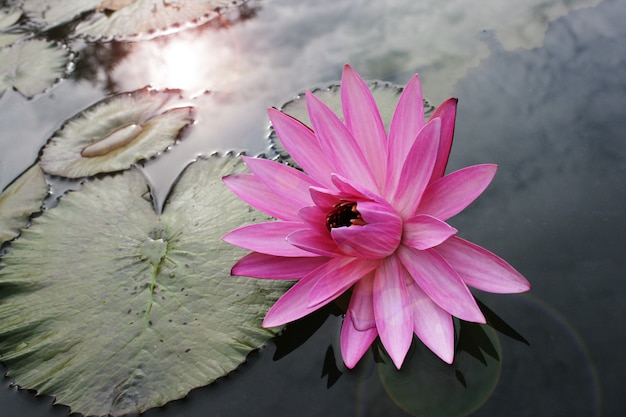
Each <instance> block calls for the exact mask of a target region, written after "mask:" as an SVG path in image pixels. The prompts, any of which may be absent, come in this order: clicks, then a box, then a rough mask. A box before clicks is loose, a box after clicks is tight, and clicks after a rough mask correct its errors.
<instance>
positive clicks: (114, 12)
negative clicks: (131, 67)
mask: <svg viewBox="0 0 626 417" xmlns="http://www.w3.org/2000/svg"><path fill="white" fill-rule="evenodd" d="M234 3H237V2H233V1H232V0H170V1H163V0H80V1H55V2H50V1H48V0H25V1H24V4H23V8H24V10H25V11H26V12H27V14H28V15H29V17H30V18H31V19H32V20H33V21H35V22H37V23H38V24H39V25H40V26H42V27H43V28H45V29H48V28H51V27H54V26H57V25H60V24H63V23H68V22H70V21H72V20H73V19H75V18H77V17H78V16H80V15H82V14H84V13H87V12H93V13H92V14H91V15H89V16H88V17H87V18H86V19H85V20H83V21H82V22H80V23H79V24H78V25H77V26H76V28H75V33H76V34H80V35H85V36H88V37H89V38H91V39H100V38H122V39H127V38H128V37H129V36H138V37H141V39H145V38H146V37H150V36H156V35H159V34H165V33H166V32H165V31H169V30H171V29H176V30H180V29H182V28H184V27H192V26H196V25H198V24H200V23H202V22H204V21H206V20H208V19H209V18H212V17H215V16H217V11H218V10H219V9H220V8H222V7H226V6H230V5H232V4H234Z"/></svg>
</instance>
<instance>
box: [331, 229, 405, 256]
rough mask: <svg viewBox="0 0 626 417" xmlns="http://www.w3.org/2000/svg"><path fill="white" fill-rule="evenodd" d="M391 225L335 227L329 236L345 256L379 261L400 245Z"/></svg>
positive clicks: (398, 236)
mask: <svg viewBox="0 0 626 417" xmlns="http://www.w3.org/2000/svg"><path fill="white" fill-rule="evenodd" d="M396 230H397V228H396V227H395V225H393V224H388V223H379V224H366V225H365V226H350V227H337V228H334V229H332V230H331V231H330V234H331V236H332V238H333V240H334V241H335V243H337V247H338V248H339V249H340V250H341V251H342V252H343V253H345V254H346V255H347V256H354V257H355V258H360V259H379V258H384V257H385V256H388V255H391V254H392V253H393V252H394V251H395V250H396V248H397V247H398V245H399V244H400V237H401V235H400V233H396Z"/></svg>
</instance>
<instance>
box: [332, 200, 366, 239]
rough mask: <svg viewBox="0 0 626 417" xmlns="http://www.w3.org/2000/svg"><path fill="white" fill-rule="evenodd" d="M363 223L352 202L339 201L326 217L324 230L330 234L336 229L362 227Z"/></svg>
mask: <svg viewBox="0 0 626 417" xmlns="http://www.w3.org/2000/svg"><path fill="white" fill-rule="evenodd" d="M364 224H365V221H364V220H363V218H362V217H361V213H359V211H358V210H357V209H356V203H355V202H353V201H340V202H339V203H337V204H335V205H334V206H333V209H332V210H331V211H330V212H328V214H327V215H326V228H327V229H328V231H329V232H330V230H331V229H334V228H336V227H349V226H363V225H364Z"/></svg>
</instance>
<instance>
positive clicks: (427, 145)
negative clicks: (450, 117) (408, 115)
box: [385, 119, 441, 218]
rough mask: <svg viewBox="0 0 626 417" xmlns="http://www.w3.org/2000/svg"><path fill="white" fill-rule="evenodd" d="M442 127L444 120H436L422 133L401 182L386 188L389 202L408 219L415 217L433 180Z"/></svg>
mask: <svg viewBox="0 0 626 417" xmlns="http://www.w3.org/2000/svg"><path fill="white" fill-rule="evenodd" d="M440 126H441V122H440V120H439V119H434V120H431V121H430V122H428V123H427V124H426V125H425V126H424V128H423V129H422V130H420V133H419V134H418V135H417V138H416V139H415V142H414V143H413V146H412V147H411V150H410V151H409V153H408V155H407V157H406V161H405V163H404V166H403V167H402V171H401V174H400V178H399V180H398V182H396V183H387V187H386V188H385V192H386V193H387V195H388V196H389V202H390V203H391V205H392V206H394V207H395V208H396V210H397V211H398V213H399V214H400V215H401V216H403V217H404V218H408V217H412V216H413V214H414V213H415V210H416V209H417V206H418V205H419V202H420V199H421V197H422V193H423V192H424V189H425V188H426V185H427V184H428V180H429V179H430V175H431V173H432V169H433V165H434V163H435V158H436V156H437V146H438V145H439V131H440Z"/></svg>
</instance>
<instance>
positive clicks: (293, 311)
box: [263, 265, 332, 327]
mask: <svg viewBox="0 0 626 417" xmlns="http://www.w3.org/2000/svg"><path fill="white" fill-rule="evenodd" d="M318 271H319V272H318ZM325 271H326V266H325V265H322V266H321V267H319V268H317V269H316V270H314V271H312V272H311V273H310V274H309V275H307V276H305V277H304V278H302V279H301V280H300V281H298V282H297V283H296V284H295V285H294V286H293V287H291V288H290V289H289V291H287V292H286V293H285V294H283V296H282V297H280V298H279V299H278V301H276V303H274V305H273V306H272V308H270V309H269V311H268V312H267V314H266V315H265V319H264V320H263V327H276V326H282V325H283V324H285V323H289V322H292V321H294V320H298V319H299V318H302V317H304V316H306V315H307V314H311V313H312V312H314V311H315V310H317V309H318V308H321V307H322V306H323V304H319V305H316V306H313V307H309V306H308V305H307V300H308V298H309V293H310V292H311V289H312V288H313V287H314V286H315V284H316V283H317V281H319V280H320V278H322V277H323V276H324V275H323V273H324V272H325ZM331 301H332V299H329V300H327V302H326V304H327V303H329V302H331Z"/></svg>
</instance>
